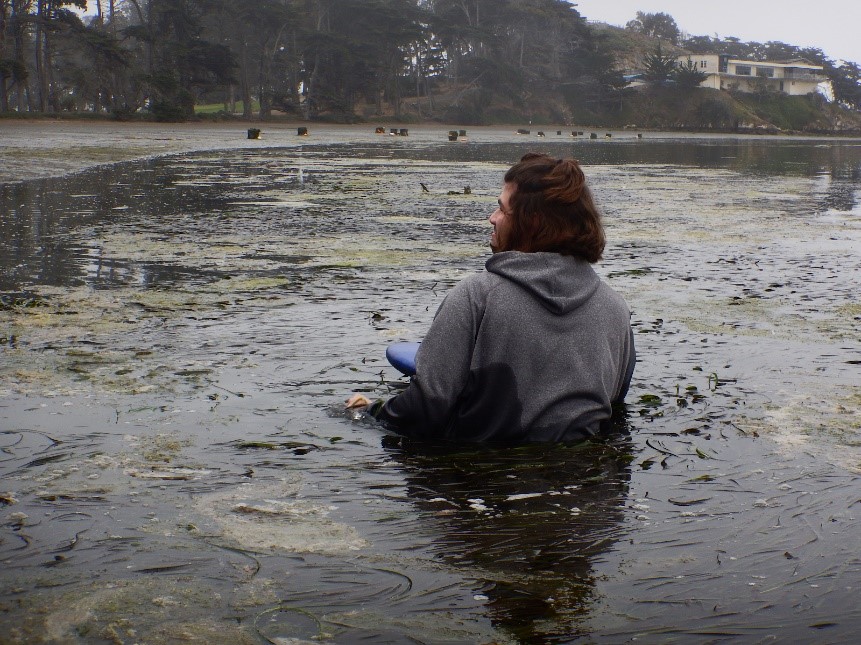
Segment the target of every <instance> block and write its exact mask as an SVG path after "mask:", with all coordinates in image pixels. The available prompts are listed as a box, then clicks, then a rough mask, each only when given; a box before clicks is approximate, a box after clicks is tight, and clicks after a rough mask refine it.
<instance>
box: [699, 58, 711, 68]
mask: <svg viewBox="0 0 861 645" xmlns="http://www.w3.org/2000/svg"><path fill="white" fill-rule="evenodd" d="M708 66H709V62H708V61H707V60H701V61H700V67H701V68H702V69H705V68H706V67H708Z"/></svg>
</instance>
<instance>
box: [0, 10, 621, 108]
mask: <svg viewBox="0 0 861 645" xmlns="http://www.w3.org/2000/svg"><path fill="white" fill-rule="evenodd" d="M83 4H84V0H0V111H8V110H17V111H19V112H25V111H28V112H59V111H63V110H65V111H78V112H85V111H87V112H96V113H103V114H104V113H108V114H113V115H116V116H119V117H123V116H129V115H131V114H134V113H136V112H140V111H149V112H151V113H152V114H153V115H155V116H156V117H157V118H161V119H165V120H180V119H184V118H188V117H189V116H191V115H192V114H193V111H194V107H195V105H197V104H201V103H223V104H224V105H225V108H226V110H227V111H233V110H234V109H236V107H237V106H238V105H240V104H241V106H242V107H241V110H242V111H243V112H244V116H246V117H251V116H258V115H259V116H261V117H266V116H269V115H270V114H272V112H273V111H274V110H278V111H280V112H284V113H288V114H293V115H296V116H301V117H305V118H325V117H327V116H329V117H331V118H334V119H339V120H350V119H351V118H354V117H355V115H357V114H358V113H359V112H357V111H360V112H363V113H365V115H366V116H368V115H369V114H367V113H368V112H370V113H371V114H374V113H378V114H383V113H389V114H395V115H397V116H400V115H402V114H404V113H407V112H408V113H410V114H413V115H415V116H417V117H419V118H422V117H433V116H439V117H456V118H458V120H461V121H465V122H469V121H472V122H481V121H482V120H485V119H487V118H490V117H492V116H493V115H492V114H488V111H489V110H491V106H492V105H493V106H494V107H493V109H495V110H502V111H503V112H504V111H505V110H510V111H511V112H512V113H518V114H521V115H523V114H530V113H531V112H532V111H535V112H536V117H539V116H542V115H541V114H538V112H540V111H542V110H543V111H545V112H547V111H550V112H553V114H549V115H548V114H545V115H543V116H552V117H555V118H564V117H565V116H566V114H568V115H571V114H573V113H575V112H577V111H583V110H592V111H596V110H599V109H600V107H601V105H602V102H604V101H606V100H607V99H608V97H610V96H612V94H613V93H614V92H615V91H617V90H618V88H619V87H621V84H622V81H621V77H620V75H619V74H618V73H616V72H614V71H613V59H612V56H611V54H610V52H608V51H607V50H606V47H605V46H604V45H603V43H602V40H601V39H600V38H599V37H596V36H595V35H594V34H593V32H592V31H591V30H590V28H589V27H588V25H587V24H586V22H585V20H584V19H583V18H582V17H581V16H580V14H579V13H578V12H577V11H576V9H575V8H574V7H573V6H572V5H571V4H569V3H568V2H566V1H565V0H254V1H253V2H236V1H235V0H97V1H96V2H95V6H96V16H95V17H94V18H87V19H86V21H84V20H82V19H81V18H80V17H79V15H78V14H77V13H76V12H74V11H70V6H71V5H74V6H82V5H83ZM92 4H93V3H92V2H91V8H92ZM443 96H444V97H445V98H446V100H445V101H441V100H440V99H441V97H443ZM252 110H253V112H252ZM443 112H445V113H443ZM497 116H499V117H504V116H505V115H504V114H500V115H497Z"/></svg>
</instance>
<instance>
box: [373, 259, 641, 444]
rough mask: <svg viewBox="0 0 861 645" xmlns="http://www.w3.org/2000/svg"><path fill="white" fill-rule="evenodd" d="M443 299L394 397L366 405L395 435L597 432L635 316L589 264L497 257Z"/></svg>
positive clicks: (614, 392) (529, 436)
mask: <svg viewBox="0 0 861 645" xmlns="http://www.w3.org/2000/svg"><path fill="white" fill-rule="evenodd" d="M485 268H486V270H485V271H484V272H482V273H479V274H475V275H473V276H470V277H469V278H467V279H466V280H464V281H463V282H461V283H460V284H458V285H457V286H456V287H455V288H454V289H453V290H452V291H451V293H450V294H449V295H448V296H447V297H446V299H445V300H444V301H443V303H442V305H441V306H440V308H439V311H438V312H437V314H436V317H435V318H434V322H433V324H432V325H431V328H430V330H429V331H428V334H427V336H426V337H425V339H424V340H423V341H422V344H421V347H420V349H419V352H418V355H417V357H416V364H417V373H416V375H415V376H414V377H413V379H412V381H411V382H410V385H409V387H407V389H406V390H404V391H403V392H402V393H401V394H399V395H398V396H396V397H394V398H393V399H390V400H389V401H387V402H385V403H384V404H381V405H376V406H374V407H373V408H372V414H374V415H375V416H376V417H377V418H378V419H380V420H381V421H383V422H385V423H386V424H387V425H388V426H390V427H391V428H392V429H394V430H395V431H397V432H399V433H401V434H405V435H409V436H418V437H423V438H442V439H449V440H455V441H506V442H511V441H513V442H521V441H573V440H578V439H582V438H585V437H588V436H591V435H594V434H595V433H597V432H598V431H599V430H600V427H601V424H602V423H603V422H605V421H606V420H608V419H609V418H610V415H611V406H612V403H613V402H614V401H617V400H619V399H620V398H621V397H623V396H624V393H625V391H626V390H627V384H628V382H630V369H629V367H631V366H632V364H633V356H634V347H633V336H632V334H631V327H630V313H629V310H628V307H627V305H626V303H625V301H624V300H623V299H622V297H621V296H620V295H618V294H617V293H616V292H615V291H613V290H612V289H611V288H610V287H609V286H607V285H606V284H605V283H604V282H603V281H602V280H601V279H600V278H599V277H598V275H597V274H596V273H595V270H594V269H593V268H592V266H591V265H590V264H589V263H588V262H586V261H584V260H581V259H578V258H574V257H571V256H563V255H559V254H557V253H520V252H516V251H509V252H504V253H498V254H495V255H493V256H492V257H491V258H490V259H489V260H488V261H487V263H486V265H485Z"/></svg>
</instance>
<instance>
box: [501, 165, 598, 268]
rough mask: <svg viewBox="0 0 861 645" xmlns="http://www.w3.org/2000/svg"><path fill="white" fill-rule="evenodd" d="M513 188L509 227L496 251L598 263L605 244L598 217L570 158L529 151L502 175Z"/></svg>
mask: <svg viewBox="0 0 861 645" xmlns="http://www.w3.org/2000/svg"><path fill="white" fill-rule="evenodd" d="M505 183H512V184H514V186H515V190H514V193H513V194H512V196H511V198H510V201H509V208H510V210H511V213H510V215H509V217H510V218H511V228H510V230H509V234H508V235H507V236H506V238H507V239H506V240H504V242H503V244H504V246H505V248H500V249H499V250H500V251H524V252H527V253H534V252H537V251H549V252H552V253H561V254H562V255H573V256H577V257H580V258H583V259H584V260H586V261H587V262H591V263H594V262H597V261H598V260H600V259H601V256H602V255H603V253H604V245H605V243H606V240H605V237H604V225H603V224H602V223H601V214H600V213H599V212H598V208H597V207H596V206H595V202H594V200H593V199H592V193H591V191H590V190H589V188H588V187H587V186H586V176H585V175H584V174H583V169H582V168H581V167H580V164H579V163H578V162H577V161H576V160H574V159H553V158H552V157H550V156H548V155H545V154H539V153H536V152H530V153H527V154H525V155H523V157H522V158H521V159H520V161H519V162H518V163H516V164H514V165H513V166H512V167H511V168H510V169H509V170H508V172H506V173H505Z"/></svg>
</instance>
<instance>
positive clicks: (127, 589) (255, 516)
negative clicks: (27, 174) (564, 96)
mask: <svg viewBox="0 0 861 645" xmlns="http://www.w3.org/2000/svg"><path fill="white" fill-rule="evenodd" d="M509 139H510V140H505V139H501V140H496V141H494V142H493V143H483V142H481V141H480V140H477V139H476V140H474V141H472V142H470V143H468V144H454V145H438V144H436V143H432V142H429V141H427V140H403V141H401V140H398V141H396V142H392V141H390V140H388V139H385V140H379V139H377V140H375V139H369V140H368V141H367V142H366V143H357V142H352V143H351V144H349V145H334V144H333V145H303V146H300V147H294V148H284V149H269V150H252V149H245V150H234V151H227V152H205V153H197V154H182V155H175V156H171V157H166V158H162V159H157V160H150V161H145V162H139V163H130V164H123V165H118V166H112V167H103V168H99V169H96V170H92V171H87V172H84V173H80V174H77V175H74V176H70V177H67V178H64V179H55V180H40V181H33V182H29V183H18V184H12V185H6V186H3V187H0V251H2V253H0V292H2V294H3V296H2V301H0V344H2V349H0V357H1V359H0V393H2V399H0V476H2V480H0V482H2V483H0V523H2V526H0V562H2V563H3V568H2V572H0V579H2V582H3V584H2V594H0V632H2V633H4V634H5V636H4V638H5V641H3V642H6V641H8V642H40V641H46V642H179V641H188V640H192V641H194V640H195V639H197V640H198V641H204V642H237V643H242V642H248V643H257V642H276V643H277V642H293V641H289V639H291V638H293V639H298V641H297V642H301V641H303V640H308V641H311V640H312V639H313V642H333V643H334V642H338V643H354V642H357V641H359V640H361V639H366V640H367V641H368V642H375V643H379V642H392V643H401V642H429V643H436V642H463V643H489V642H500V643H502V642H511V643H514V642H571V641H575V640H578V639H583V640H584V641H587V642H592V641H600V642H608V643H615V642H624V641H629V640H632V639H634V638H637V639H638V640H641V641H646V642H656V641H660V642H668V641H671V642H673V641H676V640H698V639H707V640H709V639H710V640H713V641H719V640H722V639H730V638H733V637H741V638H743V639H744V640H749V641H759V640H767V639H771V638H775V639H779V640H787V639H802V640H817V641H820V640H821V641H831V642H834V641H840V640H845V639H847V638H849V637H850V636H849V635H850V634H854V633H855V632H856V631H857V629H858V628H859V626H861V625H859V618H858V613H857V610H856V606H857V602H856V601H855V599H854V593H853V591H854V590H856V589H858V588H859V587H861V561H859V558H858V555H857V554H858V552H859V547H861V538H858V537H856V536H858V535H861V531H859V529H861V521H859V519H858V518H857V516H858V514H859V507H858V504H857V503H858V493H857V491H858V483H859V481H858V477H857V475H856V474H855V473H857V472H858V471H859V470H861V449H859V446H861V338H860V337H861V333H859V320H861V300H859V297H858V295H857V294H858V287H857V285H858V284H859V282H861V205H859V197H861V144H859V143H858V142H852V141H803V140H785V141H776V140H759V139H737V140H723V139H714V138H712V139H702V140H698V139H680V140H662V141H648V140H643V141H637V140H635V139H634V138H633V137H631V138H629V139H626V140H613V141H605V140H600V141H580V142H572V141H570V140H569V141H565V142H564V143H563V142H559V141H551V140H550V139H549V138H548V140H546V141H540V142H539V141H536V140H530V141H528V142H527V141H524V140H523V139H517V138H515V137H509ZM536 148H537V149H541V150H546V151H549V152H551V153H553V154H559V155H563V154H565V155H568V154H570V155H573V156H575V157H577V158H579V159H580V160H581V161H582V162H583V163H584V164H586V165H587V167H588V168H587V174H588V176H589V177H590V180H591V183H592V186H593V189H594V191H595V193H596V197H597V199H598V200H599V202H600V204H601V205H602V206H603V209H604V211H605V216H606V224H607V229H608V238H609V247H608V250H607V253H606V257H605V260H604V262H603V263H602V265H601V266H600V267H599V270H600V271H601V273H602V274H603V275H604V276H605V277H606V279H607V280H608V281H609V282H610V283H611V284H612V285H613V286H614V287H615V288H616V289H618V290H619V291H620V292H622V293H623V294H624V295H625V297H626V298H627V299H628V302H629V303H630V304H631V306H632V309H633V312H634V324H635V329H636V331H637V332H638V333H637V345H638V352H639V355H640V363H639V364H638V368H637V372H636V374H635V379H634V384H633V387H632V391H631V394H630V395H629V397H628V401H629V405H628V409H627V411H626V413H625V414H624V415H621V416H620V418H619V419H618V420H617V421H618V423H617V425H618V428H617V430H618V432H617V433H616V435H614V436H613V437H611V438H609V439H608V440H607V441H606V442H604V443H600V444H594V445H585V446H565V447H560V446H533V447H526V448H518V449H505V450H503V449H478V448H460V449H454V448H451V447H449V448H446V447H440V446H423V445H412V444H407V445H405V444H403V443H401V442H399V441H397V440H395V439H393V438H392V437H386V436H385V435H384V434H383V433H381V432H380V431H379V429H378V428H376V427H375V426H373V425H372V424H370V423H368V422H367V421H365V420H363V419H356V418H353V417H352V416H351V415H349V414H347V413H345V412H343V410H342V407H341V404H342V402H343V400H344V399H345V398H346V396H347V395H348V394H349V393H350V392H353V391H365V392H372V393H373V394H374V395H379V396H383V395H385V394H386V393H387V392H391V391H393V390H395V389H397V388H398V387H400V386H402V385H403V381H401V380H399V379H398V378H397V375H396V373H395V372H394V370H393V369H392V368H390V367H388V366H387V364H386V363H385V360H384V359H383V353H384V348H385V345H386V343H388V342H390V341H392V340H400V339H404V340H418V339H420V338H421V336H422V334H423V332H424V330H425V329H426V328H427V326H428V324H429V322H430V320H431V318H432V316H433V313H434V311H435V309H436V307H437V306H438V305H439V303H440V301H441V299H442V297H443V296H444V295H445V293H446V291H447V289H448V288H450V287H451V285H453V284H454V283H455V282H456V281H457V280H459V279H460V278H461V277H463V276H465V275H467V274H469V273H471V272H474V271H478V270H480V269H481V267H482V265H483V261H484V259H485V258H486V255H487V249H486V240H487V237H488V234H489V226H488V225H487V223H486V221H485V220H486V216H487V214H488V213H489V212H490V210H492V208H493V204H494V203H495V200H496V196H497V194H498V191H499V181H500V179H501V176H502V173H503V172H504V170H505V169H506V168H507V167H508V165H510V164H511V163H512V162H513V161H515V160H516V159H517V158H518V157H519V156H520V154H522V153H523V152H525V151H526V150H528V149H536ZM421 184H424V185H425V186H426V187H427V190H424V189H423V188H422V185H421ZM465 186H470V188H471V194H469V195H466V194H463V189H464V187H465ZM450 193H452V194H450ZM0 640H2V639H0Z"/></svg>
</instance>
